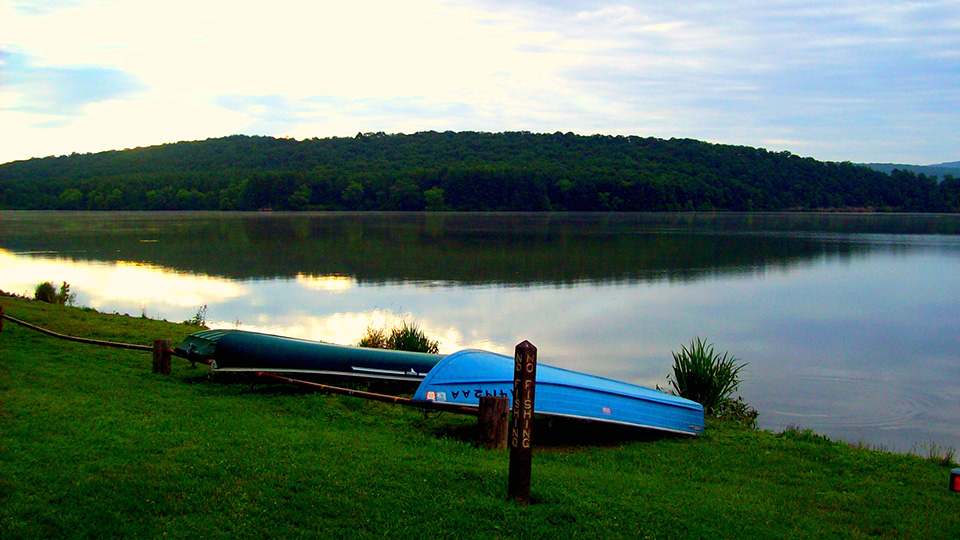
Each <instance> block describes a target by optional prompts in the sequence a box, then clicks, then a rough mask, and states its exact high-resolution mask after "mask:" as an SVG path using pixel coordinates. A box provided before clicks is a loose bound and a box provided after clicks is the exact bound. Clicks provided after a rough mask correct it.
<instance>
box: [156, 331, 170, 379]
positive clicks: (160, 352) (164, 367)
mask: <svg viewBox="0 0 960 540" xmlns="http://www.w3.org/2000/svg"><path fill="white" fill-rule="evenodd" d="M172 352H173V348H172V347H171V346H170V340H169V339H157V340H154V341H153V372H154V373H162V374H163V375H169V374H170V371H171V366H170V353H172Z"/></svg>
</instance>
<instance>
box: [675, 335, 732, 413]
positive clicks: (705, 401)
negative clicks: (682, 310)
mask: <svg viewBox="0 0 960 540" xmlns="http://www.w3.org/2000/svg"><path fill="white" fill-rule="evenodd" d="M738 361H739V359H738V358H737V357H735V356H732V355H730V354H728V353H723V354H722V355H720V354H717V353H715V352H714V350H713V345H712V344H709V343H707V342H705V341H703V340H701V339H700V338H699V337H697V338H695V339H694V340H692V341H691V342H690V346H689V347H687V346H686V345H681V350H680V352H679V353H673V375H672V377H671V376H670V375H668V376H667V380H668V381H669V382H670V386H672V387H673V390H674V393H675V394H676V395H678V396H680V397H685V398H687V399H690V400H693V401H696V402H697V403H699V404H701V405H703V411H704V414H706V415H708V416H719V415H720V413H721V412H722V411H723V410H724V409H725V408H730V407H731V406H729V405H728V403H729V402H730V401H731V398H730V396H732V395H733V393H734V392H735V391H736V390H737V386H739V385H740V370H741V369H743V368H744V366H746V364H737V362H738ZM743 405H744V407H745V406H746V404H743ZM732 407H738V406H732Z"/></svg>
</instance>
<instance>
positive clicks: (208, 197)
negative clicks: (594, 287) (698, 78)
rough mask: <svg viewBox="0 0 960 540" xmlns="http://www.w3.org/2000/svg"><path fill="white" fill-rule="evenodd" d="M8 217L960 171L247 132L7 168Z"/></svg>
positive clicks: (561, 137) (722, 186) (891, 198)
mask: <svg viewBox="0 0 960 540" xmlns="http://www.w3.org/2000/svg"><path fill="white" fill-rule="evenodd" d="M894 168H896V167H895V166H894V167H892V168H891V170H893V169H894ZM945 170H950V169H945ZM938 172H942V171H939V170H938ZM958 172H960V171H958ZM938 176H940V175H938ZM0 209H10V210H13V209H24V210H243V211H250V210H266V209H271V210H287V211H301V210H307V211H327V210H333V211H339V210H351V211H357V210H362V211H365V210H371V211H472V212H488V211H510V212H518V211H519V212H526V211H567V212H607V211H609V212H650V211H658V212H663V211H665V212H683V211H686V212H692V211H700V212H712V211H734V212H744V211H745V212H754V211H888V212H960V174H958V175H955V178H954V179H951V180H949V181H947V180H943V181H941V182H939V184H938V182H936V181H934V180H933V177H932V176H929V175H928V173H926V172H925V173H922V174H918V173H915V172H913V171H912V170H909V169H902V168H901V169H900V170H898V171H896V172H893V173H884V172H880V171H877V170H874V169H872V168H870V167H866V166H863V165H857V164H854V163H850V162H842V163H835V162H822V161H817V160H815V159H813V158H809V157H801V156H797V155H795V154H792V153H790V152H786V151H782V152H773V151H769V150H766V149H763V148H752V147H748V146H735V145H726V144H713V143H707V142H703V141H697V140H693V139H660V138H655V137H639V136H611V135H591V136H583V135H576V134H574V133H560V132H557V133H531V132H525V131H521V132H505V133H486V132H452V131H448V132H443V133H439V132H435V131H428V132H420V133H414V134H412V135H405V134H393V135H388V134H386V133H382V132H380V133H358V134H357V135H356V136H355V137H334V138H325V139H317V138H314V139H305V140H295V139H278V138H274V137H252V136H244V135H234V136H230V137H223V138H219V139H207V140H204V141H195V142H179V143H173V144H165V145H160V146H151V147H145V148H134V149H129V150H122V151H109V152H100V153H96V154H72V155H69V156H59V157H49V158H42V159H31V160H26V161H15V162H11V163H5V164H0Z"/></svg>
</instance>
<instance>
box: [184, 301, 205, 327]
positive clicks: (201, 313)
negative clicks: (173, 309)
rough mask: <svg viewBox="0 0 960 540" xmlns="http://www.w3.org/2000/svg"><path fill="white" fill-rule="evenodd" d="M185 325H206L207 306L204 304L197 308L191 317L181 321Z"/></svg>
mask: <svg viewBox="0 0 960 540" xmlns="http://www.w3.org/2000/svg"><path fill="white" fill-rule="evenodd" d="M183 324H185V325H187V326H196V327H197V328H206V327H207V306H206V304H204V305H202V306H200V307H198V308H197V313H196V314H194V316H193V317H191V318H189V319H187V320H185V321H183Z"/></svg>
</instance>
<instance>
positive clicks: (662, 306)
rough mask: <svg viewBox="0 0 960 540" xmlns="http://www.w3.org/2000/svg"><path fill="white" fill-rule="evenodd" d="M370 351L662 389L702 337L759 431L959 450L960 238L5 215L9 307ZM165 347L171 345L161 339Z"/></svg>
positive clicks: (579, 219)
mask: <svg viewBox="0 0 960 540" xmlns="http://www.w3.org/2000/svg"><path fill="white" fill-rule="evenodd" d="M43 280H50V281H53V282H55V283H57V284H59V283H60V282H62V281H67V282H68V283H70V285H71V290H73V291H75V292H76V293H77V303H78V304H80V305H86V306H91V307H94V308H96V309H98V310H100V311H104V312H111V313H112V312H118V313H129V314H130V315H132V316H140V315H141V314H145V315H146V316H148V317H151V318H159V319H168V320H172V321H182V320H185V319H189V318H191V317H193V316H194V315H196V314H197V312H198V309H199V308H200V307H201V306H206V309H207V311H206V320H207V323H208V324H209V325H210V326H213V327H228V328H232V327H239V328H244V329H251V330H260V331H266V332H271V333H277V334H284V335H290V336H296V337H305V338H311V339H317V340H324V341H328V342H333V343H343V344H353V343H356V342H357V341H358V340H359V338H360V336H361V335H362V334H363V332H364V330H365V328H366V327H367V326H368V325H374V326H379V325H382V324H390V323H392V322H394V321H396V320H397V319H399V318H406V319H407V320H408V321H415V322H416V323H417V324H418V325H419V326H420V327H421V328H422V329H423V330H424V331H425V332H426V333H427V334H428V335H430V336H433V337H435V338H437V339H439V340H440V343H441V351H442V352H452V351H456V350H459V349H462V348H482V349H487V350H493V351H498V352H503V353H507V354H511V355H512V353H513V348H514V346H515V345H516V344H517V343H519V342H520V341H522V340H524V339H527V340H530V341H531V342H532V343H534V344H535V345H536V346H537V347H538V350H539V360H540V362H542V363H546V364H552V365H556V366H560V367H565V368H570V369H575V370H579V371H584V372H589V373H593V374H597V375H601V376H605V377H610V378H614V379H619V380H623V381H628V382H632V383H636V384H641V385H645V386H656V385H660V386H661V387H666V385H667V383H666V375H667V374H668V373H669V371H670V367H671V363H672V357H671V352H672V351H678V350H679V349H680V345H681V344H685V343H689V341H690V340H691V339H693V338H694V337H697V336H699V337H702V338H705V339H707V340H709V341H710V342H712V343H714V344H715V346H716V349H717V350H718V351H721V352H722V351H729V352H730V353H731V354H734V355H736V356H737V357H739V358H741V359H742V360H743V361H745V362H748V366H747V367H746V369H745V370H744V372H743V380H744V382H743V384H742V385H741V388H740V392H739V394H740V395H742V396H743V398H744V399H745V400H746V401H747V402H748V403H750V404H751V405H752V406H754V407H755V408H756V409H757V410H758V411H759V412H760V423H761V426H762V427H764V428H767V429H773V430H780V429H783V428H784V427H787V426H798V427H801V428H809V429H813V430H815V431H817V432H820V433H824V434H826V435H828V436H830V437H832V438H836V439H844V440H848V441H851V442H857V441H862V442H864V443H866V444H869V445H874V446H883V447H885V448H888V449H891V450H899V451H910V450H919V451H923V450H924V448H926V447H927V446H928V445H930V444H936V445H938V446H951V447H960V324H958V323H960V216H957V215H949V216H948V215H933V216H917V215H906V216H904V215H852V214H616V215H610V214H377V213H373V214H351V213H317V214H281V213H251V214H232V213H230V214H221V213H42V212H0V289H2V290H4V291H7V292H13V293H19V294H28V295H31V296H32V291H33V288H34V287H35V286H36V284H37V283H39V282H40V281H43ZM158 337H162V336H158Z"/></svg>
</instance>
